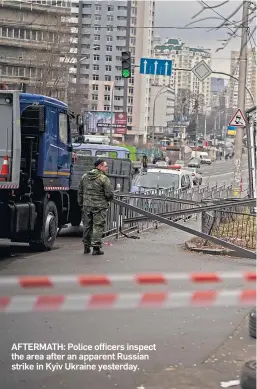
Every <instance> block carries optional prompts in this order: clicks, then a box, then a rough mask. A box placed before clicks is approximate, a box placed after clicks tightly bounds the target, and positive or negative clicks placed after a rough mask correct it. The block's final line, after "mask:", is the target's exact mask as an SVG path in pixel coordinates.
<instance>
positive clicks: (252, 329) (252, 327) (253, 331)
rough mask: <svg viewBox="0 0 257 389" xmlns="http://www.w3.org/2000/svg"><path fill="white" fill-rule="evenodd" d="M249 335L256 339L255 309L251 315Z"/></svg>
mask: <svg viewBox="0 0 257 389" xmlns="http://www.w3.org/2000/svg"><path fill="white" fill-rule="evenodd" d="M249 334H250V336H251V337H252V338H256V309H255V308H253V309H252V310H251V312H250V314H249Z"/></svg>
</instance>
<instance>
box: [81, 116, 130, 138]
mask: <svg viewBox="0 0 257 389" xmlns="http://www.w3.org/2000/svg"><path fill="white" fill-rule="evenodd" d="M84 123H85V128H84V133H85V134H104V135H108V134H110V128H111V127H112V128H113V134H122V135H123V134H126V133H127V113H126V112H110V111H86V112H85V113H84Z"/></svg>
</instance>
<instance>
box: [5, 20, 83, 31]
mask: <svg viewBox="0 0 257 389" xmlns="http://www.w3.org/2000/svg"><path fill="white" fill-rule="evenodd" d="M60 25H61V34H71V33H72V27H73V28H74V27H77V24H74V23H69V22H68V23H67V24H64V22H61V23H60V24H59V25H54V24H52V23H51V22H50V23H49V24H48V25H46V26H44V25H42V24H37V23H36V22H35V23H33V24H30V23H29V22H21V21H19V20H17V21H16V20H15V21H14V20H10V19H3V18H0V26H2V27H13V28H14V27H15V28H25V29H26V28H27V29H29V30H32V31H48V32H56V31H59V30H60Z"/></svg>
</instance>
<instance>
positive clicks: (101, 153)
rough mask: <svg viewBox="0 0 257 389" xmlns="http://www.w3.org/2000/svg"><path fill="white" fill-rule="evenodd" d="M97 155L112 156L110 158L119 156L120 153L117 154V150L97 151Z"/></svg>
mask: <svg viewBox="0 0 257 389" xmlns="http://www.w3.org/2000/svg"><path fill="white" fill-rule="evenodd" d="M95 155H96V156H98V157H102V158H104V157H110V158H117V157H118V155H117V152H116V151H97V152H96V153H95Z"/></svg>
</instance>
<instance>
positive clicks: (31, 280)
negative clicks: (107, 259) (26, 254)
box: [0, 272, 256, 289]
mask: <svg viewBox="0 0 257 389" xmlns="http://www.w3.org/2000/svg"><path fill="white" fill-rule="evenodd" d="M231 279H235V280H241V281H244V282H256V272H222V273H167V274H165V273H153V274H134V275H119V274H117V275H115V274H110V275H108V274H107V275H101V274H99V275H94V274H84V275H83V274H82V275H67V276H20V277H8V276H5V277H0V288H1V287H6V286H18V287H20V288H22V289H26V288H28V289H29V288H31V289H32V288H53V287H55V286H57V285H76V286H81V287H91V286H113V285H114V284H115V283H117V282H129V283H132V284H135V285H150V284H152V285H158V284H159V285H161V284H168V283H169V282H170V281H189V282H192V283H196V284H204V283H222V282H224V281H227V280H231Z"/></svg>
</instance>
